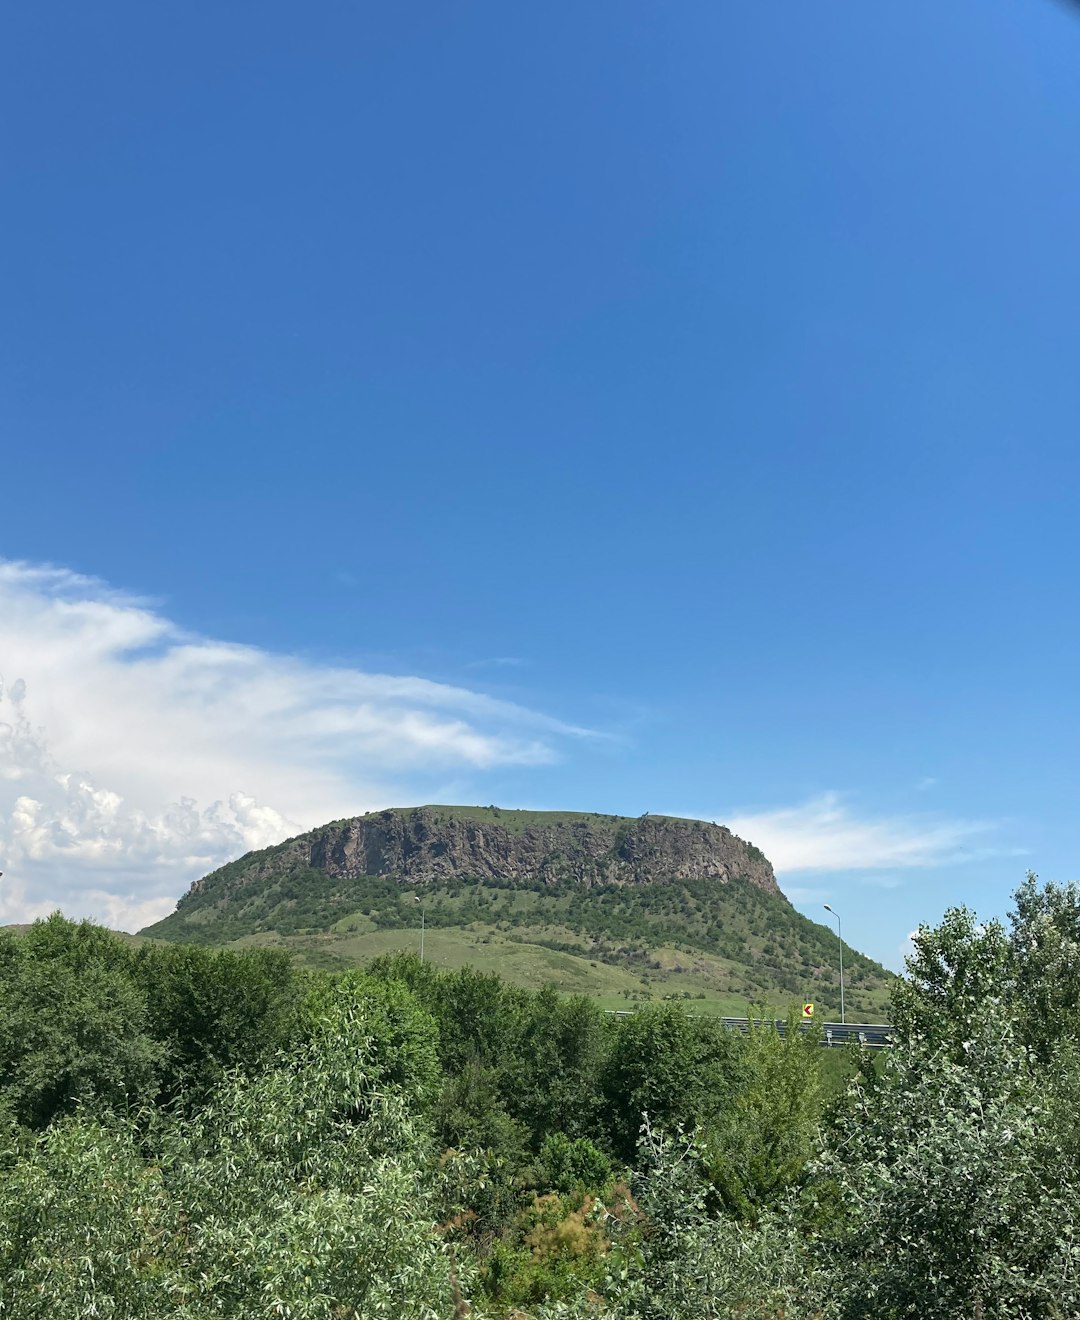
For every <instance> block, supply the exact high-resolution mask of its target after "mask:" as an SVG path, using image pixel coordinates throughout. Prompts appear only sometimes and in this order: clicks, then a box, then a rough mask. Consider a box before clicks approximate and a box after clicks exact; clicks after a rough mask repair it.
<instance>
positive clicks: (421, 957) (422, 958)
mask: <svg viewBox="0 0 1080 1320" xmlns="http://www.w3.org/2000/svg"><path fill="white" fill-rule="evenodd" d="M413 898H415V899H416V901H417V902H418V903H419V904H420V961H421V962H423V961H424V901H423V899H422V898H421V897H420V895H419V894H413Z"/></svg>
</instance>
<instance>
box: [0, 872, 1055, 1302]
mask: <svg viewBox="0 0 1080 1320" xmlns="http://www.w3.org/2000/svg"><path fill="white" fill-rule="evenodd" d="M1078 1006H1080V894H1078V892H1077V891H1076V889H1074V888H1073V887H1057V886H1053V885H1048V886H1040V885H1039V884H1038V883H1037V882H1036V881H1035V879H1034V878H1033V877H1032V878H1030V879H1029V880H1028V882H1027V883H1026V884H1025V885H1024V886H1022V887H1021V889H1020V890H1019V891H1018V893H1017V895H1016V906H1015V911H1014V913H1013V915H1012V917H1011V919H1010V921H1009V923H1008V925H1002V924H999V923H995V922H989V923H980V922H979V921H977V920H976V918H975V917H974V915H973V914H971V913H969V912H967V911H965V910H963V909H960V910H957V911H954V912H950V913H949V914H947V916H946V918H945V920H944V921H943V923H942V924H941V925H940V926H939V927H938V928H936V929H933V930H930V929H924V930H921V931H920V932H919V934H918V936H917V937H916V940H915V953H914V955H913V957H912V959H911V961H910V965H909V971H908V975H907V977H906V978H905V979H904V980H903V981H902V982H901V983H900V984H899V985H898V987H897V991H896V996H895V1021H896V1024H897V1033H898V1035H897V1041H896V1045H895V1047H894V1048H893V1049H892V1050H891V1051H888V1052H887V1055H886V1056H885V1057H882V1056H870V1055H869V1054H860V1053H859V1052H858V1051H857V1050H856V1051H854V1052H840V1051H827V1050H823V1049H820V1048H818V1046H817V1043H816V1040H815V1038H814V1036H813V1035H812V1033H810V1034H805V1035H804V1034H800V1033H799V1032H798V1031H797V1030H795V1029H794V1023H792V1024H791V1026H792V1029H791V1030H789V1031H787V1032H785V1033H780V1032H778V1031H777V1030H776V1029H775V1028H773V1027H771V1026H765V1027H760V1028H756V1029H755V1030H754V1031H752V1032H751V1033H750V1034H749V1035H748V1036H745V1037H741V1036H737V1035H734V1034H731V1033H727V1032H725V1031H724V1029H723V1028H722V1027H721V1026H720V1025H718V1024H717V1023H716V1022H715V1021H714V1020H710V1019H698V1018H694V1017H693V1016H691V1015H689V1013H688V1012H687V1011H686V1008H684V1006H682V1005H679V1004H673V1003H668V1004H654V1005H650V1006H647V1007H645V1008H643V1009H642V1010H641V1011H640V1012H639V1013H638V1014H636V1015H633V1016H630V1017H625V1018H620V1019H614V1018H611V1017H608V1016H605V1015H604V1014H603V1013H601V1012H600V1011H599V1010H598V1009H597V1008H596V1007H595V1006H594V1005H593V1004H592V1003H591V1002H590V1001H588V1000H584V999H575V998H570V997H562V996H559V995H557V994H556V993H554V992H553V991H550V990H546V991H541V992H539V993H534V992H528V991H525V990H521V989H518V988H516V987H513V986H510V985H508V984H507V983H505V982H504V981H502V980H500V979H499V978H498V977H495V976H490V975H481V974H479V973H477V972H475V971H471V970H469V969H466V970H464V971H460V972H454V973H439V972H437V971H436V970H435V969H433V968H432V967H431V966H430V964H424V963H421V962H419V960H417V959H416V958H413V957H403V956H394V957H388V958H385V959H382V960H379V961H377V962H375V963H373V964H372V965H371V966H370V967H369V968H368V969H367V970H366V971H365V972H364V973H359V972H348V973H344V974H330V973H325V972H313V971H308V970H303V969H299V968H297V967H295V966H294V965H293V964H291V963H290V962H289V961H288V960H287V959H286V958H285V957H284V956H282V955H280V954H277V953H273V952H268V951H265V950H249V951H242V952H233V951H228V952H212V951H210V950H207V949H203V948H191V947H185V946H179V945H156V944H151V943H145V942H144V943H133V942H131V941H126V940H123V939H121V938H119V937H117V936H114V935H111V934H109V933H108V932H106V931H102V930H101V929H99V928H97V927H94V926H93V925H90V924H88V923H82V924H75V923H71V922H68V921H65V920H64V919H63V918H61V917H59V916H54V917H52V918H50V919H49V920H48V921H44V922H39V923H37V924H36V925H35V926H34V927H33V928H32V929H30V930H29V931H28V932H25V933H23V934H18V935H16V934H13V933H9V932H0V1316H2V1317H12V1320H37V1318H38V1317H42V1316H46V1315H49V1316H52V1315H56V1316H64V1317H73V1318H76V1320H81V1318H82V1317H86V1318H87V1320H88V1318H89V1317H91V1316H94V1317H104V1316H108V1317H114V1320H125V1318H126V1317H131V1318H132V1320H164V1317H172V1316H176V1317H180V1318H181V1320H209V1318H210V1317H235V1318H236V1320H240V1318H241V1317H243V1320H248V1318H249V1317H268V1318H269V1317H279V1316H280V1317H294V1318H295V1320H309V1318H310V1320H313V1318H314V1317H319V1320H350V1318H352V1320H359V1318H361V1317H364V1318H366V1317H378V1316H394V1317H416V1318H417V1320H424V1318H425V1317H428V1318H430V1320H451V1317H454V1320H461V1317H464V1316H467V1315H469V1316H473V1317H476V1318H477V1320H480V1317H488V1318H489V1320H498V1318H500V1317H501V1318H504V1320H505V1318H508V1317H512V1316H513V1317H518V1320H521V1318H522V1317H533V1318H534V1320H554V1317H556V1316H562V1317H567V1318H568V1320H571V1318H572V1320H586V1317H589V1318H591V1320H702V1318H705V1320H709V1318H710V1317H711V1318H714V1320H719V1317H727V1316H741V1317H759V1318H761V1320H764V1317H772V1318H773V1320H775V1318H776V1317H788V1318H789V1320H790V1318H792V1317H799V1318H802V1317H805V1318H806V1320H810V1318H811V1317H823V1318H824V1317H833V1318H834V1320H856V1318H857V1317H863V1318H867V1320H868V1318H869V1317H885V1318H886V1320H888V1318H890V1317H902V1316H911V1317H930V1318H934V1317H942V1318H944V1317H957V1316H971V1317H975V1316H982V1317H987V1318H989V1317H1000V1318H1001V1320H1006V1318H1012V1317H1015V1318H1017V1320H1019V1318H1021V1317H1054V1316H1061V1317H1065V1316H1072V1315H1076V1314H1078V1313H1080V1236H1078V1235H1080V1227H1078V1225H1080V1135H1078V1131H1077V1125H1076V1123H1075V1119H1074V1114H1075V1109H1076V1103H1077V1098H1078V1097H1080V1018H1078V1016H1077V1008H1078ZM838 1061H839V1062H838ZM838 1066H839V1067H840V1068H841V1070H842V1071H843V1073H844V1075H843V1077H838V1076H837V1074H836V1068H837V1067H838Z"/></svg>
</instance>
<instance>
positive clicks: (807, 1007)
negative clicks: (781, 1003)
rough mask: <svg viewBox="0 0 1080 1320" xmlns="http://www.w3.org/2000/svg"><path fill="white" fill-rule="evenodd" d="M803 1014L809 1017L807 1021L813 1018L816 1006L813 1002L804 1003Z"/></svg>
mask: <svg viewBox="0 0 1080 1320" xmlns="http://www.w3.org/2000/svg"><path fill="white" fill-rule="evenodd" d="M802 1015H803V1017H804V1018H806V1019H807V1021H809V1020H810V1018H812V1017H813V1016H814V1006H813V1004H803V1006H802Z"/></svg>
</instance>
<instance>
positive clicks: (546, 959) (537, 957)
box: [236, 893, 888, 1022]
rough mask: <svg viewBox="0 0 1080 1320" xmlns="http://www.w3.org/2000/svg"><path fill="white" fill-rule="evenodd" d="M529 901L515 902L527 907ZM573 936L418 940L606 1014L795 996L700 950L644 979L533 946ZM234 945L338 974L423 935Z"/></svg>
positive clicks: (559, 932) (861, 1002) (827, 1015)
mask: <svg viewBox="0 0 1080 1320" xmlns="http://www.w3.org/2000/svg"><path fill="white" fill-rule="evenodd" d="M532 897H534V896H532V895H530V894H528V893H521V894H518V895H515V898H516V899H518V900H519V901H520V902H521V903H522V904H523V905H527V904H528V902H529V900H530V899H531V898H532ZM574 938H575V936H574V932H573V931H571V930H568V929H564V928H560V927H556V926H551V925H541V926H537V927H529V926H520V925H519V926H516V927H513V928H511V930H509V931H506V930H502V929H499V927H498V926H495V925H487V924H484V923H473V924H471V925H469V926H467V927H455V928H431V927H429V928H428V929H427V930H426V931H425V934H424V956H425V958H426V959H428V960H429V961H430V962H431V963H433V964H434V965H435V966H436V967H439V968H444V969H447V970H453V969H456V968H460V967H464V966H467V965H468V966H472V967H475V968H477V969H478V970H480V971H484V972H497V973H498V974H499V975H500V976H504V977H505V978H506V979H507V980H508V981H510V982H512V983H513V984H515V985H520V986H523V987H526V988H528V989H532V990H535V989H539V988H540V987H541V986H544V985H554V986H555V987H556V988H557V989H559V990H561V991H562V992H564V993H566V994H581V995H586V996H588V997H589V998H591V999H595V1000H597V1002H598V1003H600V1004H601V1005H602V1006H603V1007H604V1008H609V1009H632V1008H635V1007H639V1006H640V1005H642V1004H644V1003H649V1002H658V1001H659V1002H662V1001H664V1000H672V999H674V1000H678V1001H679V1002H682V1003H684V1004H685V1006H686V1007H687V1008H688V1009H690V1010H691V1011H693V1012H695V1013H708V1014H719V1015H721V1016H730V1017H739V1016H744V1015H745V1014H746V1013H747V1009H748V1006H755V1005H760V1004H761V1003H762V1002H765V1003H767V1005H768V1008H769V1010H770V1011H771V1012H775V1013H776V1014H777V1015H778V1016H783V1015H784V1013H786V1011H787V1009H788V1007H789V1006H790V1004H791V1003H793V1002H801V1001H802V997H801V996H794V997H792V996H788V997H786V998H782V999H778V998H777V996H776V995H775V994H773V995H771V996H770V995H766V994H765V993H764V992H762V991H760V990H756V988H755V987H754V986H752V985H749V984H748V983H747V980H746V968H745V966H743V965H740V964H737V963H733V962H731V961H730V960H727V959H724V958H719V957H716V956H714V955H711V954H707V953H702V952H700V951H693V950H692V951H687V950H680V949H677V948H672V947H661V948H657V949H653V950H650V960H649V965H648V966H647V967H646V968H643V969H642V970H641V971H640V972H638V971H637V970H630V969H629V968H627V967H625V966H616V965H612V964H610V963H606V962H604V961H602V960H600V959H597V958H590V957H588V956H587V954H586V953H585V952H582V953H581V954H577V953H573V952H568V951H567V950H565V949H553V948H549V947H545V943H543V942H540V943H537V942H534V941H548V940H556V941H558V942H560V943H561V942H564V941H565V942H567V943H569V942H571V941H572V940H573V939H574ZM236 944H237V945H238V946H245V945H253V944H256V945H273V946H276V947H279V948H284V949H288V950H289V951H290V952H291V953H292V954H293V955H294V956H295V957H296V958H297V959H298V960H299V961H300V962H303V963H305V964H307V965H309V966H312V967H323V968H327V969H339V968H344V967H357V966H363V965H364V964H365V963H367V962H370V961H371V959H373V958H377V957H379V956H380V955H381V954H386V953H392V952H396V951H398V950H408V951H411V952H414V953H415V952H418V951H419V948H420V933H419V930H418V929H416V930H408V931H405V930H377V929H375V928H374V926H373V923H372V922H371V920H370V919H369V918H368V917H366V916H363V915H359V914H358V915H356V916H350V917H345V918H342V919H341V920H340V921H338V922H337V923H336V924H335V927H334V928H333V929H332V930H330V931H328V932H327V933H325V934H297V935H280V934H277V933H274V932H265V933H259V934H253V935H248V936H245V937H244V938H243V939H242V940H238V941H236ZM847 1008H848V1018H849V1020H851V1021H853V1022H882V1021H887V1020H888V996H887V993H885V992H883V991H880V990H877V991H873V990H870V991H865V990H864V991H862V992H861V993H857V994H856V995H855V996H854V997H849V999H848V1004H847ZM815 1015H816V1017H817V1019H818V1020H819V1021H825V1020H832V1019H836V1018H839V1016H840V1004H839V998H837V1000H836V1002H835V1003H832V1002H827V1001H825V1002H823V1001H821V1000H820V999H819V1000H818V1001H817V1002H816V1004H815Z"/></svg>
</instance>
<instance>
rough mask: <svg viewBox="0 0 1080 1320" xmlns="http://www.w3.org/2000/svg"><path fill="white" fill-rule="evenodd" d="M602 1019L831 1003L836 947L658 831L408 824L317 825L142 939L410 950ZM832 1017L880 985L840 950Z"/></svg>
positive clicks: (199, 895)
mask: <svg viewBox="0 0 1080 1320" xmlns="http://www.w3.org/2000/svg"><path fill="white" fill-rule="evenodd" d="M417 899H419V900H421V905H422V908H423V913H424V920H425V926H426V931H427V937H426V938H427V953H428V956H429V957H433V958H434V959H435V960H436V961H441V962H442V963H443V964H444V965H447V966H452V965H460V964H462V963H464V962H472V963H475V964H477V965H480V966H486V967H490V968H492V969H494V970H498V971H500V972H503V973H504V974H505V975H507V976H509V977H510V978H511V979H518V980H520V981H523V982H525V983H528V984H538V983H541V982H543V981H545V980H554V981H556V983H558V984H560V985H561V986H562V987H563V988H564V989H568V990H580V991H583V992H585V993H590V994H594V995H597V996H598V997H601V998H604V999H605V1000H606V1001H608V1002H610V1003H611V1004H612V1006H616V1005H618V1004H620V1003H624V1004H625V1003H626V1002H628V1001H639V1000H641V999H643V998H653V997H660V996H662V995H669V996H670V995H673V994H678V995H679V996H681V997H693V998H704V999H706V1000H708V1001H710V1002H713V1003H715V1004H716V1005H718V1006H721V1007H723V1008H725V1009H733V1010H736V1009H739V1008H741V1007H744V1006H745V1002H746V1000H747V999H761V998H770V999H773V1000H776V999H778V998H781V997H782V998H786V999H788V1000H790V999H798V998H803V997H806V998H817V999H818V1000H822V1001H823V1002H824V1003H827V1004H832V1003H833V1002H835V1003H837V1004H838V1002H839V995H838V993H837V988H836V985H835V983H836V980H837V978H836V974H835V972H834V970H833V968H834V967H835V966H836V962H837V959H836V953H837V949H836V937H835V933H834V932H832V931H830V930H828V929H827V928H826V927H824V926H820V925H817V924H816V923H814V922H811V921H808V920H807V919H806V918H805V917H803V916H801V915H800V914H799V913H798V912H796V911H795V909H794V908H792V906H791V904H790V903H789V902H788V901H787V899H786V898H785V897H784V896H783V894H782V893H781V892H780V889H779V887H778V885H777V883H776V877H775V876H774V874H773V869H772V866H771V865H770V863H769V861H768V859H767V858H766V857H765V856H764V854H763V853H762V852H761V851H760V850H759V849H757V848H756V847H754V845H753V844H752V843H748V842H746V841H745V840H743V839H740V838H739V837H738V836H737V835H735V834H733V833H732V832H731V831H730V830H729V829H726V828H725V827H724V826H722V825H716V824H713V823H712V822H710V821H701V820H687V819H683V818H681V817H674V816H653V815H644V816H636V817H627V816H612V815H605V814H601V813H596V812H569V811H568V812H556V811H512V810H506V809H503V808H500V807H495V806H490V807H468V806H464V807H457V806H437V805H433V806H423V807H403V808H394V809H390V810H386V811H378V812H369V813H367V814H365V815H361V816H354V817H351V818H349V819H346V820H338V821H332V822H331V823H329V824H327V825H323V826H320V827H319V828H318V829H314V830H310V831H308V832H307V833H305V834H301V835H298V836H297V837H296V838H293V839H288V840H286V841H285V842H283V843H280V844H277V845H275V846H274V847H272V848H264V849H262V850H260V851H258V852H252V853H248V854H247V855H246V856H244V857H241V858H239V859H238V860H236V861H234V862H229V863H228V864H227V865H225V866H222V867H220V868H219V869H218V870H216V871H213V872H211V873H210V874H209V875H207V876H205V877H203V879H201V880H198V881H196V882H195V884H193V885H192V887H191V889H190V890H189V891H188V893H187V894H185V895H184V897H183V898H182V899H181V900H180V902H179V903H178V905H177V909H176V911H175V912H174V913H173V914H172V915H171V916H168V917H166V918H165V919H164V920H163V921H159V922H158V923H156V925H153V926H150V927H148V928H147V929H146V930H145V931H144V932H143V933H144V934H146V935H152V936H156V937H157V938H163V939H170V940H188V941H192V942H196V943H203V944H207V943H209V944H224V943H231V942H235V941H243V942H244V943H251V942H258V943H284V944H286V945H287V946H288V947H290V948H292V949H293V950H294V951H295V952H297V954H298V955H299V956H301V957H303V958H305V959H306V960H308V961H311V962H315V963H319V964H322V965H325V966H343V965H346V964H349V963H355V962H363V961H365V960H366V959H367V958H369V957H371V956H374V955H376V954H378V953H381V952H385V951H387V950H388V949H391V948H396V947H412V945H413V944H414V943H415V931H416V927H417V925H418V917H419V912H420V906H419V905H418V903H417ZM845 962H846V964H847V965H848V966H847V970H848V978H847V984H848V991H849V993H848V1005H849V1008H851V1007H852V1006H853V1005H854V1006H857V1005H858V1004H859V1003H860V999H861V1001H862V1002H864V1012H865V1013H866V1014H868V1015H869V1016H871V1017H873V1016H878V1015H880V1014H881V1013H883V1012H884V1010H885V1003H886V998H887V995H886V986H887V984H888V980H889V977H888V973H886V972H885V970H884V969H883V968H881V967H880V966H879V965H878V964H876V963H872V962H870V960H869V959H866V958H863V957H862V956H861V955H859V954H857V953H856V952H855V951H854V950H850V951H849V952H847V953H846V954H845Z"/></svg>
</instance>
